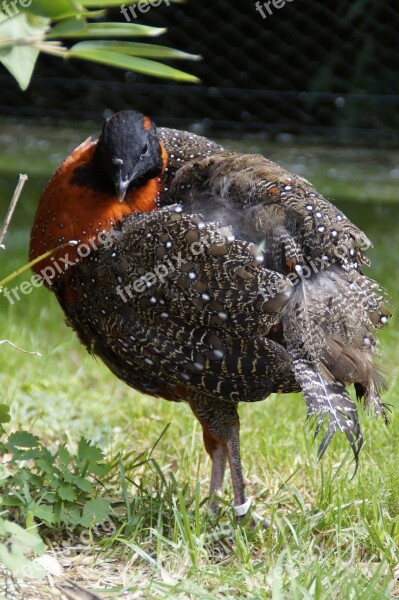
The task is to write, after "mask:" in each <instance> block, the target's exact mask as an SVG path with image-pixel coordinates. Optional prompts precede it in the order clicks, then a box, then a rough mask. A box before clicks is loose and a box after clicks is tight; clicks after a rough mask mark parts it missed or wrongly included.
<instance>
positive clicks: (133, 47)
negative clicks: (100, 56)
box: [74, 41, 201, 60]
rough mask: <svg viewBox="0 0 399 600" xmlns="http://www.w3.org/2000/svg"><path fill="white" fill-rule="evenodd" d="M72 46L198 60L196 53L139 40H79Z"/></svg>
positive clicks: (153, 56) (154, 56) (147, 56)
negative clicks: (144, 42) (143, 42)
mask: <svg viewBox="0 0 399 600" xmlns="http://www.w3.org/2000/svg"><path fill="white" fill-rule="evenodd" d="M74 48H78V49H79V50H82V49H83V50H105V51H108V52H116V53H121V54H128V55H131V56H141V57H145V58H164V59H185V60H200V59H201V57H200V56H198V54H188V52H182V51H181V50H175V49H174V48H168V47H167V46H156V45H155V44H141V43H139V42H115V41H101V42H80V43H79V44H75V46H74Z"/></svg>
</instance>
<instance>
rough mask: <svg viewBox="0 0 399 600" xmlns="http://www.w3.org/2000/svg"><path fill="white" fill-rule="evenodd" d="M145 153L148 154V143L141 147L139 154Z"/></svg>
mask: <svg viewBox="0 0 399 600" xmlns="http://www.w3.org/2000/svg"><path fill="white" fill-rule="evenodd" d="M145 154H148V145H147V144H146V145H145V146H144V147H143V149H142V151H141V156H144V155H145Z"/></svg>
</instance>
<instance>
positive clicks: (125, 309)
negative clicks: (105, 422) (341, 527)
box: [30, 110, 390, 519]
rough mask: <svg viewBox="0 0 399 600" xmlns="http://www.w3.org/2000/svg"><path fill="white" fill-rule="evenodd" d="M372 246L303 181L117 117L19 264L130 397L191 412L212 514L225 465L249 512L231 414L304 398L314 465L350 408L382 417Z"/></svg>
mask: <svg viewBox="0 0 399 600" xmlns="http://www.w3.org/2000/svg"><path fill="white" fill-rule="evenodd" d="M68 242H70V243H71V244H72V243H75V246H68V252H67V253H65V244H67V243H68ZM369 245H370V242H369V240H368V238H367V237H366V236H365V234H364V233H362V232H361V231H360V230H359V229H358V228H357V227H356V226H355V225H353V224H352V223H351V222H350V221H349V220H348V219H347V218H346V217H345V215H344V214H343V213H342V212H341V211H340V210H338V209H337V208H336V207H335V206H334V205H333V204H331V203H330V202H328V201H327V200H326V199H324V198H323V196H321V195H320V194H319V193H318V192H317V191H316V190H315V189H314V188H313V187H312V185H311V184H310V183H309V182H308V181H306V180H305V179H304V178H302V177H299V176H298V175H295V174H292V173H290V172H289V171H287V170H285V169H283V168H282V167H280V166H278V165H276V164H275V163H273V162H271V161H269V160H268V159H266V158H264V157H263V156H261V155H248V154H240V153H236V152H230V151H225V150H224V149H223V148H221V147H220V146H219V145H217V144H216V143H214V142H212V141H209V140H208V139H206V138H204V137H201V136H197V135H193V134H191V133H188V132H184V131H177V130H173V129H167V128H158V129H157V128H156V127H155V125H154V123H153V122H152V121H151V120H150V119H149V118H148V117H145V116H143V115H142V114H140V113H138V112H136V111H132V110H127V111H121V112H119V113H116V114H115V115H113V116H112V117H111V118H110V119H108V120H107V121H106V123H105V125H104V128H103V131H102V133H101V135H100V137H99V139H98V140H94V141H93V140H87V141H86V142H84V143H83V144H82V145H81V146H79V147H78V148H77V149H76V150H75V151H74V152H73V153H72V154H71V156H70V157H69V158H67V159H66V161H65V162H64V163H63V164H62V165H61V166H60V167H59V169H58V170H57V171H56V173H55V174H54V176H53V177H52V179H51V180H50V182H49V184H48V186H47V188H46V189H45V191H44V192H43V194H42V196H41V199H40V202H39V206H38V209H37V212H36V216H35V221H34V225H33V228H32V233H31V243H30V259H31V260H32V259H34V258H37V257H38V256H40V255H41V254H42V253H44V252H46V251H49V250H54V251H53V253H52V255H51V257H50V258H49V257H47V258H45V259H43V260H42V261H41V262H40V263H38V264H36V265H35V267H34V269H35V271H36V272H37V274H38V275H41V276H43V277H44V279H45V282H46V285H47V286H48V287H49V288H50V289H51V290H52V291H53V292H54V293H55V294H56V297H57V299H58V301H59V303H60V304H61V306H62V308H63V310H64V312H65V315H66V319H67V323H68V324H69V325H70V326H71V327H72V328H73V329H74V330H75V331H76V332H77V334H78V336H79V338H80V340H81V342H82V343H83V344H84V345H85V346H86V348H87V350H88V351H89V352H90V353H92V354H94V355H97V356H99V357H100V358H101V359H102V360H103V362H104V363H105V364H106V365H107V367H108V368H109V369H110V370H111V371H112V372H113V373H114V374H115V375H116V376H117V377H119V378H120V379H122V380H123V381H124V382H126V383H127V384H128V385H130V386H132V387H133V388H135V389H137V390H139V391H141V392H143V393H145V394H149V395H152V396H155V397H161V398H165V399H167V400H172V401H177V402H179V401H185V402H187V403H188V404H189V406H190V407H191V410H192V411H193V413H194V415H195V416H196V417H197V418H198V420H199V421H200V423H201V425H202V429H203V438H204V445H205V448H206V451H207V452H208V454H209V455H210V457H211V463H212V471H211V477H210V495H211V498H212V501H211V510H213V511H216V510H217V508H218V504H219V496H220V495H221V490H222V484H223V479H224V473H225V469H226V465H227V463H229V467H230V472H231V479H232V484H233V494H234V501H233V507H234V512H235V515H236V516H237V519H241V518H243V516H244V515H245V514H246V513H247V512H248V510H249V506H250V500H249V499H248V498H247V496H246V492H245V485H244V480H243V474H242V467H241V459H240V437H239V417H238V412H237V407H238V403H239V402H255V401H260V400H263V399H265V398H266V397H267V396H268V395H270V394H271V393H273V392H282V393H283V392H284V393H285V392H299V391H301V392H302V394H303V396H304V399H305V402H306V405H307V410H308V418H310V419H312V420H314V421H315V433H316V434H318V433H319V431H320V429H321V428H322V426H323V423H326V427H325V428H324V429H325V433H324V436H323V439H322V441H321V444H320V447H319V456H320V457H321V456H322V455H323V454H324V452H325V450H326V448H327V446H328V444H329V443H330V441H331V439H332V437H333V436H334V434H335V432H336V431H341V432H343V433H344V434H345V435H346V437H347V439H348V441H349V443H350V445H351V447H352V450H353V453H354V457H355V460H356V465H357V462H358V455H359V451H360V449H361V446H362V434H361V431H360V427H359V422H358V414H357V407H356V404H355V403H354V402H353V401H352V400H351V398H350V396H349V395H348V393H347V390H346V387H347V386H348V385H350V384H354V385H355V389H356V393H357V396H358V398H361V397H364V403H365V406H366V407H369V408H371V407H372V408H373V410H374V413H375V415H376V416H378V415H379V414H382V415H383V417H384V418H385V419H386V410H385V406H384V404H383V403H382V402H381V400H380V396H379V394H380V390H381V388H382V387H383V379H382V377H381V375H380V374H379V371H378V369H377V368H376V367H375V366H374V365H373V363H372V355H373V353H374V351H375V348H376V337H375V330H376V329H378V328H381V327H383V326H384V325H385V324H386V323H387V321H388V318H389V316H390V314H389V311H388V309H387V308H386V306H385V298H384V292H383V291H382V290H381V288H380V287H379V285H378V284H377V283H375V282H374V281H372V280H371V279H369V278H368V277H366V276H365V275H364V274H363V273H362V270H361V265H363V264H366V265H367V264H368V260H367V258H366V255H365V252H364V251H365V250H366V249H367V247H368V246H369Z"/></svg>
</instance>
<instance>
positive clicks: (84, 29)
mask: <svg viewBox="0 0 399 600" xmlns="http://www.w3.org/2000/svg"><path fill="white" fill-rule="evenodd" d="M165 31H166V29H165V28H162V27H149V26H147V25H136V24H133V23H85V21H78V20H77V19H68V20H67V21H62V22H61V23H58V24H57V25H55V26H54V27H52V29H51V31H50V32H49V33H48V34H47V35H46V39H48V40H54V39H59V38H80V37H82V38H105V37H113V38H119V37H154V36H157V35H161V34H162V33H165Z"/></svg>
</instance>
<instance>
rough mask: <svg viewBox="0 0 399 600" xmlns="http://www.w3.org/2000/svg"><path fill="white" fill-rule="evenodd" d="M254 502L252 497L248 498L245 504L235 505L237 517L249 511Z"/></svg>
mask: <svg viewBox="0 0 399 600" xmlns="http://www.w3.org/2000/svg"><path fill="white" fill-rule="evenodd" d="M251 504H252V499H251V498H248V500H247V501H246V502H244V504H240V505H239V506H233V510H234V514H235V516H236V517H243V516H244V515H246V514H247V512H248V511H249V508H250V506H251Z"/></svg>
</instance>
